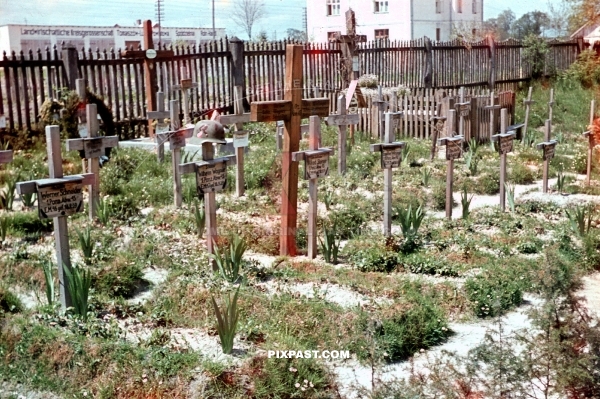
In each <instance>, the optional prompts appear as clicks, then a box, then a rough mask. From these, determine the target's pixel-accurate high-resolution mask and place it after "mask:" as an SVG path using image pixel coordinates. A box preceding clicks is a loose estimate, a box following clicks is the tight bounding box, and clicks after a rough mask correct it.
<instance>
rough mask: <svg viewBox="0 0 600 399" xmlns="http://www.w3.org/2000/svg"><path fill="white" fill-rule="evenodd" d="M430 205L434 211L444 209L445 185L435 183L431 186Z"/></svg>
mask: <svg viewBox="0 0 600 399" xmlns="http://www.w3.org/2000/svg"><path fill="white" fill-rule="evenodd" d="M431 200H432V202H433V203H432V207H433V209H435V210H436V211H443V210H444V209H446V185H445V184H441V183H437V184H435V185H434V186H433V190H432V192H431ZM453 205H454V204H453Z"/></svg>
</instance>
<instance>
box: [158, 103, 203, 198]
mask: <svg viewBox="0 0 600 399" xmlns="http://www.w3.org/2000/svg"><path fill="white" fill-rule="evenodd" d="M169 109H170V114H171V115H170V116H171V131H168V132H163V133H157V134H156V138H157V140H160V141H162V142H163V143H164V142H167V141H168V142H169V149H170V150H171V164H172V165H171V166H172V168H173V202H174V204H175V207H176V208H181V204H182V203H183V196H182V188H181V173H180V172H179V164H180V163H181V149H182V148H184V147H185V146H186V139H189V138H191V137H192V135H193V133H194V127H193V126H192V127H186V128H183V129H181V128H180V127H181V122H180V121H179V101H177V100H171V101H170V102H169Z"/></svg>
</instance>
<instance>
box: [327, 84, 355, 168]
mask: <svg viewBox="0 0 600 399" xmlns="http://www.w3.org/2000/svg"><path fill="white" fill-rule="evenodd" d="M338 112H339V113H338V114H337V115H336V114H332V115H329V116H328V117H327V119H326V123H327V125H328V126H337V127H338V173H339V174H340V175H344V174H346V140H347V137H346V126H348V125H356V124H358V122H359V120H360V117H359V116H358V114H347V113H346V96H344V95H343V94H342V95H341V96H339V97H338ZM319 143H320V141H319Z"/></svg>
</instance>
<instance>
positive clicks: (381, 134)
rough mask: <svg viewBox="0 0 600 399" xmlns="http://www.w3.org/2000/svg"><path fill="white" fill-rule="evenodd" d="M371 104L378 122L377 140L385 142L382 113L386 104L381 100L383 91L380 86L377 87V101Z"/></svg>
mask: <svg viewBox="0 0 600 399" xmlns="http://www.w3.org/2000/svg"><path fill="white" fill-rule="evenodd" d="M373 104H375V106H376V107H377V119H378V121H379V138H380V139H381V140H382V141H383V140H385V128H384V119H383V118H384V117H383V113H384V111H385V108H386V107H387V106H388V102H387V101H384V100H383V91H382V89H381V85H379V86H377V100H374V101H373Z"/></svg>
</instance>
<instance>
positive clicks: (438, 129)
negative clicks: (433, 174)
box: [429, 102, 447, 161]
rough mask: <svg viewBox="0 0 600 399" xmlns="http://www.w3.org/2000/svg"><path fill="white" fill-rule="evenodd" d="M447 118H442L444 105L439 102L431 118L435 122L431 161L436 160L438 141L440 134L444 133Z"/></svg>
mask: <svg viewBox="0 0 600 399" xmlns="http://www.w3.org/2000/svg"><path fill="white" fill-rule="evenodd" d="M446 119H447V118H446V117H445V116H442V103H441V102H439V103H438V104H437V105H436V110H435V113H434V114H433V115H432V116H431V117H430V118H429V121H430V122H435V123H434V125H433V134H432V137H431V154H430V159H431V160H432V161H433V160H434V159H435V153H436V152H437V141H438V137H439V136H440V134H441V133H442V132H443V131H444V125H445V123H446Z"/></svg>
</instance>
